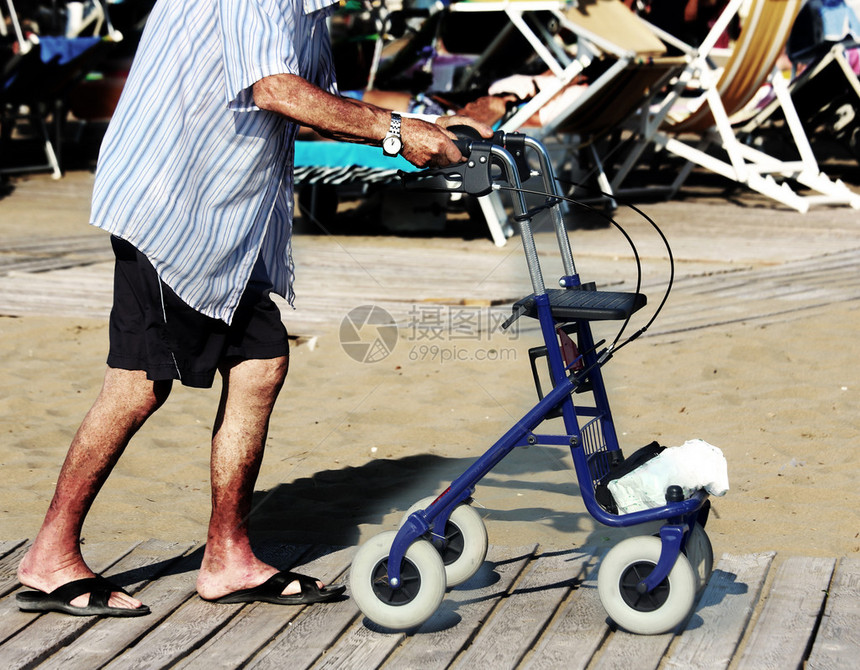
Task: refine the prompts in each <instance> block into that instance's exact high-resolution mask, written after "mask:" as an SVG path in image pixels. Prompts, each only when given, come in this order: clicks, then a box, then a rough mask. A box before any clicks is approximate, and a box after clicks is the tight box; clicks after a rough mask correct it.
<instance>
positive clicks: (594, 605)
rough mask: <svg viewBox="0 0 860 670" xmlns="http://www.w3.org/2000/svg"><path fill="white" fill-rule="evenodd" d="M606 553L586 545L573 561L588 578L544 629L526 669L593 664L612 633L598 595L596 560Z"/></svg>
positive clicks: (573, 668) (569, 668)
mask: <svg viewBox="0 0 860 670" xmlns="http://www.w3.org/2000/svg"><path fill="white" fill-rule="evenodd" d="M602 553H604V552H600V554H598V555H595V554H594V553H593V550H592V549H590V548H586V547H583V549H582V554H581V555H580V556H577V557H576V558H575V559H574V560H573V561H572V563H571V568H572V570H574V571H576V572H578V573H579V574H584V575H586V576H585V579H584V580H583V582H582V583H581V584H580V585H579V586H578V587H576V588H575V589H574V590H573V592H572V593H571V594H570V596H569V597H568V599H567V602H566V603H565V605H564V606H563V607H562V609H561V612H560V613H559V615H558V616H557V617H556V618H555V619H554V620H553V622H552V624H551V625H550V626H549V628H547V630H546V631H545V632H544V634H543V636H542V637H541V640H540V642H539V643H538V645H537V647H536V649H535V650H534V653H533V654H532V655H531V656H530V657H529V658H528V659H527V662H526V663H525V664H524V667H525V668H528V669H530V670H532V669H534V670H539V669H542V668H547V669H552V668H565V670H577V669H583V670H584V668H585V667H586V666H587V665H588V664H589V662H590V660H591V658H592V657H593V656H594V653H595V652H596V651H597V649H598V648H599V647H600V645H601V643H602V642H603V640H604V638H605V637H606V635H607V634H608V633H609V627H608V626H607V625H606V612H605V611H604V609H603V605H601V604H600V597H599V596H598V595H597V566H596V563H597V562H598V560H599V558H600V555H601V554H602Z"/></svg>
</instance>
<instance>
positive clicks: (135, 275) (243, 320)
mask: <svg viewBox="0 0 860 670" xmlns="http://www.w3.org/2000/svg"><path fill="white" fill-rule="evenodd" d="M111 244H112V245H113V250H114V255H115V256H116V266H115V272H114V301H113V308H112V309H111V314H110V353H109V354H108V360H107V363H108V365H109V366H111V367H113V368H119V369H122V370H145V371H146V376H147V379H151V380H153V381H163V380H170V379H178V380H179V381H180V382H182V384H184V385H185V386H194V387H198V388H209V387H210V386H212V382H213V380H214V379H215V373H216V371H217V370H218V367H219V365H220V364H221V363H223V362H224V361H226V360H227V359H231V358H236V359H265V358H277V357H279V356H286V355H288V353H289V345H288V342H287V330H286V328H285V327H284V324H283V323H282V322H281V314H280V311H279V310H278V307H277V305H275V303H274V302H273V301H272V299H271V297H270V296H269V293H270V292H271V290H272V285H271V282H269V281H268V279H267V278H266V277H265V269H264V268H263V264H262V262H261V261H257V266H256V267H255V268H254V272H253V274H252V276H251V281H250V282H249V283H248V286H247V288H246V289H245V293H244V294H243V295H242V299H241V300H240V302H239V307H238V309H237V310H236V314H235V316H234V317H233V323H232V324H230V325H229V326H228V325H227V324H226V323H225V322H223V321H221V320H220V319H213V318H211V317H209V316H206V315H205V314H201V313H200V312H198V311H197V310H195V309H192V308H191V307H189V306H188V305H187V304H185V303H184V302H183V301H182V300H180V299H179V297H178V296H177V295H176V294H175V293H174V292H173V291H172V290H171V289H170V287H169V286H167V285H166V284H165V283H164V282H162V281H161V280H160V279H159V278H158V274H157V273H156V271H155V268H153V267H152V264H151V263H150V262H149V260H148V259H147V258H146V256H144V255H143V254H142V253H141V252H139V251H138V250H137V249H136V248H135V247H134V246H132V245H131V244H129V243H128V242H126V241H124V240H121V239H119V238H118V237H111Z"/></svg>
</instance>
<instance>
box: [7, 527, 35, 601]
mask: <svg viewBox="0 0 860 670" xmlns="http://www.w3.org/2000/svg"><path fill="white" fill-rule="evenodd" d="M29 547H30V544H29V543H28V542H27V541H26V540H7V541H4V542H3V543H2V544H0V553H2V555H3V558H0V597H2V596H5V595H6V594H7V593H9V592H10V591H14V590H15V589H16V588H18V587H19V586H20V584H19V583H18V564H19V563H20V562H21V559H22V558H24V554H26V553H27V549H29Z"/></svg>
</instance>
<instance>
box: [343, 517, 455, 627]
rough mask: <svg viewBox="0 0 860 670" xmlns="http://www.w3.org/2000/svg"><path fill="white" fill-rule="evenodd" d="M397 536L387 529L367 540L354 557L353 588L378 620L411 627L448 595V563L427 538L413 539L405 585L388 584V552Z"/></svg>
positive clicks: (366, 611) (368, 612)
mask: <svg viewBox="0 0 860 670" xmlns="http://www.w3.org/2000/svg"><path fill="white" fill-rule="evenodd" d="M396 535H397V533H396V532H395V531H387V532H385V533H380V534H379V535H376V536H375V537H372V538H370V539H369V540H368V541H367V542H365V543H364V544H363V545H361V547H360V548H359V550H358V551H357V552H356V554H355V558H353V559H352V567H351V568H350V571H349V588H350V592H351V594H352V597H353V600H355V603H356V604H357V605H358V608H359V609H360V610H361V611H362V612H364V614H365V616H366V617H367V618H368V619H370V620H371V621H373V622H374V623H377V624H379V625H380V626H383V627H384V628H390V629H392V630H408V629H410V628H415V627H416V626H420V625H421V624H422V623H424V622H425V621H426V620H427V619H429V618H430V616H431V615H432V614H433V612H435V611H436V610H437V609H438V607H439V605H440V604H441V603H442V598H443V597H444V596H445V588H446V583H445V566H444V565H442V558H441V557H440V556H439V552H437V551H436V549H435V548H434V547H433V545H432V544H430V543H429V542H428V541H427V540H418V541H417V542H413V543H412V544H411V545H410V547H409V549H408V550H407V551H406V556H405V558H404V560H403V565H402V566H401V570H400V572H401V574H400V576H401V579H402V582H403V585H402V586H401V587H400V588H399V589H393V588H391V587H390V586H389V585H388V554H389V553H390V552H391V545H392V543H393V542H394V538H395V536H396Z"/></svg>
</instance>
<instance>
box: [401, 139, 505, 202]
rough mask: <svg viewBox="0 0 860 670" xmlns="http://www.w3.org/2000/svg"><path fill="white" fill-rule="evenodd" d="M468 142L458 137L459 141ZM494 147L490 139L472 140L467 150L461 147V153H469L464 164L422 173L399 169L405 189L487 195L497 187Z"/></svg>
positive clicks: (432, 169)
mask: <svg viewBox="0 0 860 670" xmlns="http://www.w3.org/2000/svg"><path fill="white" fill-rule="evenodd" d="M465 141H466V140H457V142H465ZM492 147H493V144H492V142H489V141H474V140H469V141H468V147H465V146H464V147H463V148H465V149H466V151H465V152H464V151H463V149H462V148H461V149H460V153H462V154H463V155H466V156H468V158H467V159H466V161H465V162H463V163H458V164H457V165H448V166H446V167H442V168H431V169H429V170H422V171H421V172H403V171H402V170H399V171H398V173H397V174H398V176H399V177H400V180H401V182H402V183H403V188H405V189H406V190H408V191H431V192H436V193H439V192H444V193H468V194H469V195H476V196H480V195H487V194H488V193H490V192H491V191H492V190H493V183H492V180H491V178H490V167H491V160H490V158H491V156H490V151H491V150H492ZM458 148H460V145H458Z"/></svg>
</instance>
